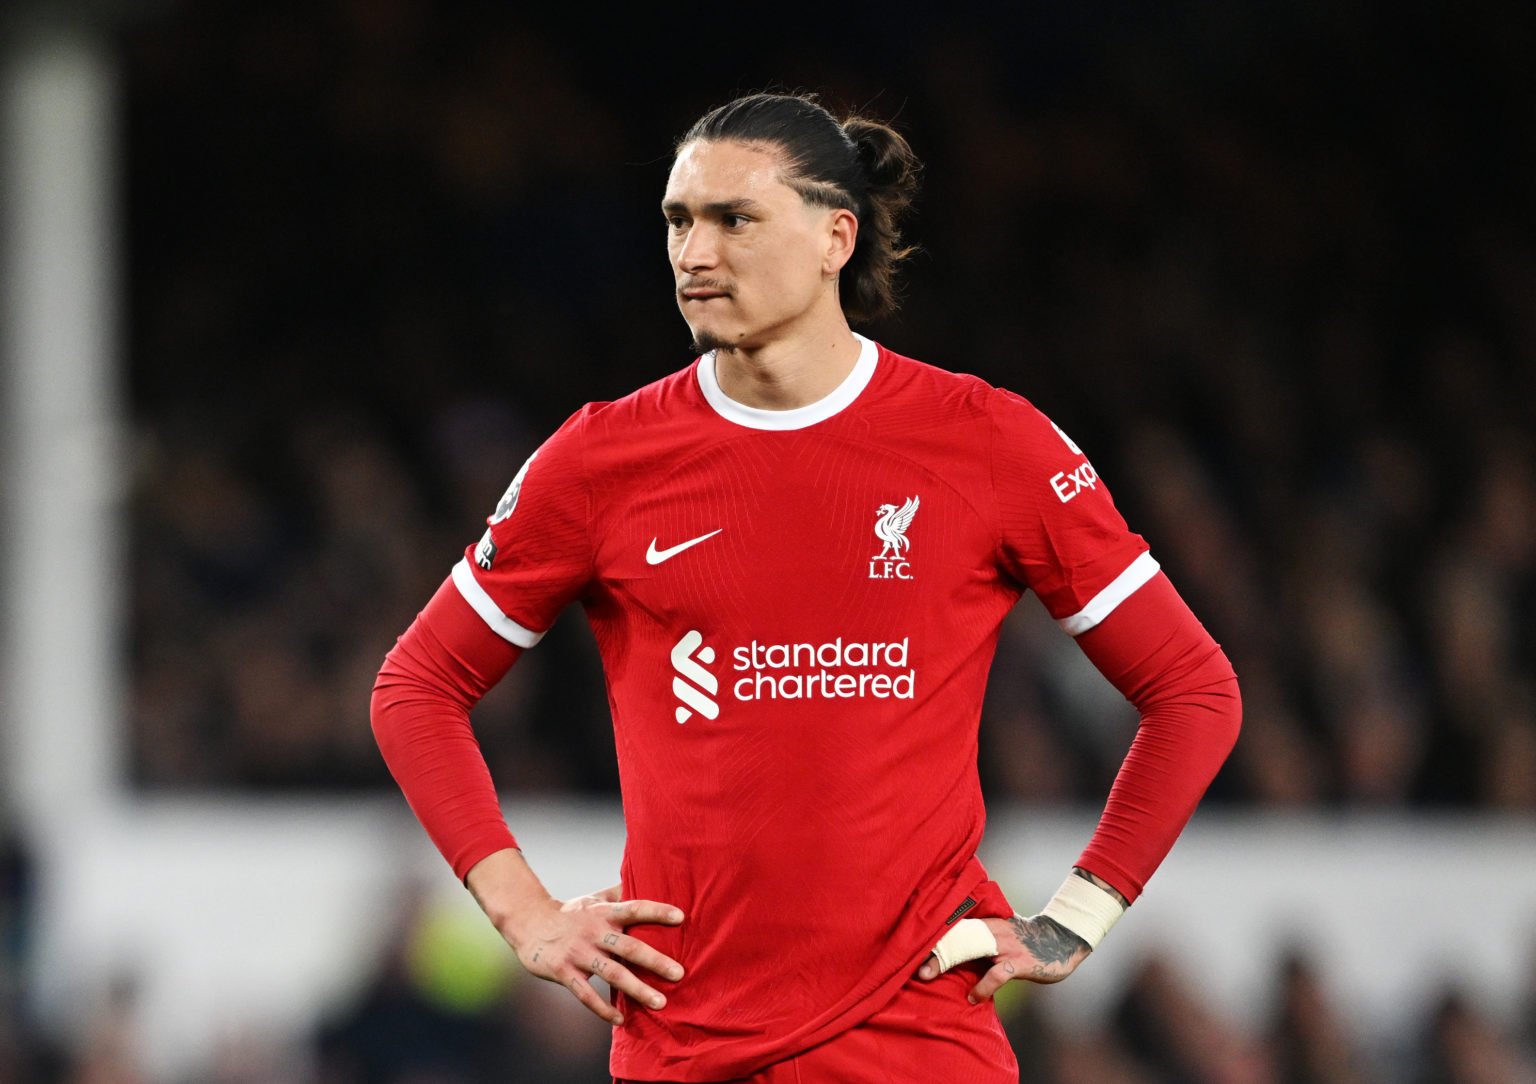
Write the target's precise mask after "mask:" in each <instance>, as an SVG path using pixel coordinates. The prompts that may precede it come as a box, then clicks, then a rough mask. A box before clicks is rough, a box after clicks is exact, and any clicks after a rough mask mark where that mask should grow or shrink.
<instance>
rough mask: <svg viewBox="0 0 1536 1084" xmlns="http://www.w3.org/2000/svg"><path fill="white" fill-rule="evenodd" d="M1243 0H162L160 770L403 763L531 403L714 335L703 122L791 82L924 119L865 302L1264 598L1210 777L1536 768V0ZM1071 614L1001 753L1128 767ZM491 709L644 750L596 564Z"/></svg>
mask: <svg viewBox="0 0 1536 1084" xmlns="http://www.w3.org/2000/svg"><path fill="white" fill-rule="evenodd" d="M1233 7H1234V6H1232V5H1224V4H1216V3H1211V4H1184V5H1177V6H1175V7H1173V8H1171V9H1169V8H1164V9H1161V10H1153V8H1154V5H1144V4H1136V3H1121V4H1097V5H1073V6H1066V7H1063V8H1051V9H1032V10H1031V11H1030V12H1028V13H1022V12H1019V11H1016V10H1012V9H1010V8H1008V7H1005V6H1002V5H992V6H988V5H983V6H963V5H962V6H958V7H953V8H947V9H945V11H943V12H932V11H930V12H928V13H927V14H924V15H921V16H914V15H910V14H908V15H903V14H901V13H900V12H899V11H897V10H895V9H891V8H888V7H883V6H878V5H874V4H866V5H854V6H853V7H851V8H847V9H844V10H842V11H840V12H839V13H838V15H837V18H836V19H835V20H834V19H832V18H830V17H827V16H822V17H820V18H819V19H818V18H815V17H813V16H812V15H811V14H810V13H805V12H799V13H789V12H784V11H767V10H765V11H762V12H757V13H741V12H739V13H737V15H738V17H740V18H741V19H742V25H741V26H739V27H728V26H725V25H723V24H720V25H715V24H713V23H712V22H711V20H712V19H714V18H715V16H714V15H712V14H710V13H705V12H698V11H659V12H655V13H648V14H646V15H645V16H644V17H643V18H642V17H641V16H639V15H627V16H619V17H618V19H619V21H618V22H617V23H615V22H611V21H608V20H603V19H598V18H597V17H595V16H594V15H592V14H591V13H590V12H586V11H584V10H583V11H558V10H542V11H540V12H537V13H533V14H530V13H529V12H527V11H524V10H516V9H515V8H514V7H511V6H507V5H502V4H461V5H451V6H443V5H428V4H425V3H419V2H414V0H389V2H384V3H364V2H360V0H359V2H350V3H343V2H332V3H322V4H308V3H306V4H284V3H275V4H262V5H231V4H200V5H162V6H161V7H160V8H159V9H157V10H156V12H155V14H153V15H151V16H142V17H140V18H138V19H135V20H130V21H129V22H128V23H127V24H126V25H125V27H124V29H123V32H122V34H121V42H122V65H123V66H122V74H123V78H124V85H125V89H126V94H125V97H124V102H125V108H126V116H125V117H124V122H125V129H126V141H125V150H126V177H125V180H126V182H127V207H126V210H127V223H128V259H129V268H130V274H129V276H128V280H129V282H130V283H131V298H130V305H129V314H130V319H129V323H130V327H131V335H132V338H131V349H130V352H129V356H130V359H131V366H130V389H131V395H132V404H133V415H134V420H135V426H136V433H137V457H136V469H137V480H138V484H137V487H136V493H137V500H136V504H135V510H134V526H135V532H134V542H133V545H134V556H133V560H134V590H135V597H134V630H133V632H134V634H133V638H132V645H133V654H134V657H133V666H134V673H135V676H136V710H135V716H134V718H135V724H134V725H135V734H134V741H135V744H134V750H135V753H134V768H133V770H134V776H135V778H136V779H137V780H138V781H139V782H141V783H142V784H144V785H146V786H151V787H218V788H226V787H229V786H248V787H254V788H260V789H272V788H280V789H291V788H321V789H330V788H338V787H357V786H387V785H388V779H387V775H386V774H385V772H384V769H383V765H382V762H381V761H380V759H379V758H378V756H377V753H376V752H375V750H374V749H373V746H372V740H371V737H370V736H369V734H368V729H367V725H366V702H367V692H368V687H369V684H370V682H371V678H372V675H373V673H374V671H375V670H376V668H377V665H378V662H379V659H380V658H381V657H382V655H383V653H384V651H386V650H387V649H388V647H389V645H390V643H391V642H392V640H393V637H394V636H395V635H396V634H397V633H398V632H399V631H401V630H402V629H403V628H404V626H405V625H406V624H407V623H408V622H409V621H410V619H411V617H412V616H413V615H414V613H415V612H416V610H417V609H418V608H419V607H420V605H421V604H422V603H424V602H425V600H426V599H427V597H429V595H430V594H431V592H432V590H433V589H434V588H435V587H436V585H437V584H438V583H439V582H440V581H441V579H442V577H443V576H444V575H445V574H446V571H447V569H448V567H449V566H450V565H451V564H452V563H453V561H454V560H455V559H456V558H457V555H458V553H459V551H460V550H461V549H462V547H463V546H464V545H466V544H467V543H469V542H472V541H473V540H474V539H475V538H477V537H478V535H479V533H480V530H481V529H482V523H483V519H484V517H485V515H486V514H487V513H488V512H489V510H490V508H491V507H492V506H493V505H494V503H495V500H496V498H497V496H498V495H499V494H500V493H501V491H502V490H503V489H504V488H505V485H506V483H507V481H508V480H509V479H510V478H511V476H512V474H513V473H515V472H516V470H517V468H518V466H519V465H520V464H521V462H522V461H523V459H524V458H525V456H526V455H527V454H528V452H529V451H531V450H532V449H533V448H534V447H536V446H537V444H538V442H539V441H540V440H542V439H543V437H544V436H545V435H547V434H548V433H549V432H550V431H552V430H553V429H554V428H555V427H556V426H557V425H558V424H559V423H560V422H561V421H562V420H563V419H564V418H565V417H566V416H567V415H568V414H570V413H571V412H573V411H574V410H575V409H576V408H577V407H579V406H580V405H581V403H583V402H585V401H587V400H589V399H604V398H613V397H617V396H619V395H622V394H624V393H626V392H628V391H630V390H632V389H633V388H635V387H637V386H639V385H640V384H643V383H646V382H648V381H650V380H652V379H655V378H657V377H660V376H662V375H664V374H666V373H668V372H670V371H672V370H674V369H676V368H679V367H681V366H682V365H684V364H686V363H687V362H688V361H689V355H688V353H687V350H686V342H687V332H686V328H685V326H684V324H683V323H682V321H681V319H680V318H679V316H678V315H677V313H676V311H675V308H674V306H673V304H672V301H671V299H670V293H669V291H670V278H669V271H668V268H667V264H666V260H665V254H664V249H663V236H662V225H661V221H660V215H659V214H658V212H657V209H656V205H657V202H658V200H659V197H660V193H661V190H662V188H663V185H664V183H665V177H666V171H667V167H668V165H669V162H670V153H671V145H672V141H673V139H675V138H676V136H677V134H678V133H680V132H681V131H682V130H683V129H684V128H686V127H687V125H688V124H689V122H691V121H692V120H693V119H694V118H695V117H696V116H697V115H698V114H699V113H700V112H702V111H703V110H705V109H707V108H708V107H710V106H711V105H713V104H716V103H718V102H719V101H722V100H724V99H726V98H728V97H729V96H732V95H734V94H736V93H738V92H745V91H750V90H754V89H760V88H764V87H774V88H791V89H801V88H804V89H811V90H816V91H819V92H821V93H822V95H823V96H824V99H825V101H826V102H827V104H828V105H829V106H831V107H833V108H834V110H837V111H843V110H850V109H852V110H865V111H868V112H870V113H872V114H874V115H877V116H880V117H882V118H887V119H893V120H894V122H895V123H896V124H897V125H898V127H899V128H900V129H901V130H902V131H903V132H904V134H906V135H907V137H908V138H909V139H910V140H911V142H912V143H913V145H914V147H915V148H916V150H917V151H918V153H919V154H920V155H921V156H922V158H923V159H924V160H925V162H926V164H927V170H926V174H925V184H924V189H923V193H922V196H921V199H920V202H919V205H918V210H917V215H916V217H915V220H914V221H913V222H912V224H911V230H910V233H911V236H912V237H913V238H914V239H915V240H917V241H918V242H919V243H920V244H921V245H922V246H923V252H922V254H921V255H920V256H919V258H918V259H917V260H916V261H915V262H914V263H913V265H912V266H911V269H910V274H909V278H908V285H909V289H908V291H907V301H906V305H905V308H904V310H903V311H902V313H901V314H900V315H899V316H898V317H896V318H895V319H892V320H889V321H887V322H885V323H883V324H880V325H878V326H875V327H872V328H869V329H867V330H868V331H869V332H870V333H871V334H873V335H875V336H876V337H877V338H880V339H881V340H882V341H884V342H886V343H887V345H889V346H891V347H892V348H894V349H896V350H898V351H900V352H903V353H907V354H910V355H913V356H916V357H920V358H923V359H924V360H929V361H932V362H934V363H937V364H940V365H943V366H945V367H948V368H952V369H957V370H962V371H968V372H973V373H976V374H978V375H980V376H982V377H984V378H986V379H988V380H990V381H993V382H995V383H999V384H1002V385H1005V386H1007V387H1010V388H1012V389H1014V390H1016V391H1019V392H1020V393H1022V394H1024V395H1025V396H1027V397H1029V398H1031V399H1032V400H1033V401H1034V402H1035V403H1036V404H1037V405H1039V406H1040V407H1041V408H1042V409H1044V410H1045V411H1046V412H1047V413H1048V414H1050V415H1051V416H1052V417H1053V418H1055V419H1056V420H1057V421H1058V422H1059V423H1060V424H1061V425H1062V427H1063V428H1064V429H1066V430H1067V431H1068V432H1069V433H1071V434H1073V436H1074V438H1075V439H1076V440H1077V441H1078V443H1079V444H1081V445H1083V446H1084V447H1085V448H1086V449H1087V450H1088V453H1089V454H1090V456H1092V458H1093V460H1094V463H1095V465H1096V466H1097V468H1098V470H1099V472H1100V474H1101V475H1102V476H1103V477H1104V478H1105V479H1106V480H1107V482H1108V484H1109V485H1110V487H1111V488H1112V490H1113V491H1114V492H1115V494H1116V497H1117V500H1118V502H1119V504H1120V505H1121V507H1122V510H1123V511H1124V512H1125V514H1126V516H1127V518H1128V519H1129V521H1130V522H1131V524H1132V526H1133V527H1134V528H1135V529H1137V530H1138V531H1140V532H1141V533H1143V534H1144V535H1146V536H1147V537H1148V539H1149V541H1150V542H1151V544H1152V547H1153V552H1154V554H1155V555H1156V556H1157V557H1158V558H1159V559H1160V560H1161V561H1162V563H1163V564H1164V566H1165V568H1167V570H1168V571H1169V573H1170V575H1171V576H1172V578H1173V581H1174V583H1175V584H1176V585H1178V586H1179V587H1180V589H1181V590H1182V591H1183V593H1184V594H1185V595H1186V596H1187V597H1188V598H1189V599H1190V601H1191V603H1192V604H1193V605H1194V607H1195V609H1196V612H1197V613H1199V614H1200V615H1201V617H1202V618H1203V619H1204V620H1205V622H1206V624H1207V625H1208V626H1209V627H1210V628H1211V629H1212V631H1213V633H1214V634H1215V635H1216V637H1217V638H1218V639H1219V640H1220V641H1221V642H1222V643H1223V644H1224V646H1225V647H1226V648H1227V651H1228V653H1229V654H1230V655H1231V657H1232V659H1233V661H1234V663H1235V664H1236V666H1237V669H1238V673H1239V675H1240V677H1241V678H1242V683H1243V689H1244V694H1245V701H1246V709H1247V710H1246V730H1245V734H1244V737H1243V739H1242V741H1241V742H1240V744H1239V747H1238V751H1237V753H1236V754H1235V756H1234V758H1233V760H1232V762H1231V763H1230V765H1229V767H1228V769H1227V770H1226V771H1225V772H1224V773H1223V776H1222V778H1221V779H1220V780H1219V782H1218V784H1217V786H1216V787H1215V788H1214V790H1213V795H1212V799H1213V800H1216V801H1228V802H1235V803H1244V804H1254V805H1259V806H1293V805H1316V804H1326V805H1339V804H1347V805H1372V806H1376V805H1385V806H1404V805H1408V806H1424V805H1452V806H1459V807H1461V806H1478V807H1499V808H1507V807H1518V808H1527V809H1529V808H1532V807H1536V694H1533V683H1532V666H1531V662H1532V660H1533V659H1536V602H1533V599H1536V472H1533V466H1532V464H1533V461H1536V457H1533V455H1532V451H1533V448H1532V445H1533V440H1532V435H1533V427H1532V420H1533V414H1536V360H1533V357H1536V355H1533V350H1536V305H1533V304H1532V300H1533V296H1532V295H1533V288H1536V263H1533V259H1532V254H1533V249H1532V232H1531V231H1532V224H1533V223H1532V201H1531V198H1530V193H1531V191H1532V190H1533V183H1536V177H1533V169H1532V165H1533V157H1532V155H1533V151H1532V147H1533V143H1532V139H1531V136H1532V130H1533V125H1532V123H1531V121H1532V111H1533V107H1536V96H1533V93H1532V80H1531V77H1530V74H1529V67H1530V66H1529V65H1528V64H1527V63H1526V55H1527V50H1526V48H1525V47H1526V46H1527V45H1529V44H1531V38H1532V33H1531V29H1532V18H1531V15H1530V13H1529V11H1528V10H1527V9H1525V8H1523V7H1520V6H1517V5H1498V4H1472V5H1464V6H1459V7H1457V8H1456V9H1455V11H1454V13H1453V12H1452V11H1451V10H1450V9H1448V8H1445V7H1442V6H1438V5H1410V6H1408V7H1406V8H1403V9H1400V10H1396V11H1395V12H1394V13H1393V15H1392V17H1391V18H1390V19H1386V18H1382V17H1380V16H1379V15H1377V14H1376V13H1375V11H1374V9H1373V8H1372V7H1371V6H1370V5H1366V4H1360V3H1342V4H1340V3H1318V4H1256V5H1241V8H1242V10H1241V11H1240V12H1239V11H1235V10H1232V8H1233ZM1038 618H1039V613H1038V608H1037V607H1036V606H1035V603H1034V602H1033V600H1030V601H1029V602H1028V603H1027V604H1026V606H1025V607H1022V608H1021V614H1020V616H1019V617H1018V619H1017V620H1016V621H1014V622H1013V623H1011V625H1010V628H1009V632H1008V635H1007V636H1006V637H1005V641H1004V645H1003V648H1002V651H1001V652H1000V655H999V659H998V665H997V673H996V675H995V677H994V681H993V696H992V697H991V700H990V702H989V704H990V706H989V709H988V712H987V717H986V720H985V723H984V741H985V742H986V746H987V750H988V756H987V757H986V758H985V759H986V761H987V765H988V767H987V779H986V783H987V786H988V790H989V793H990V794H991V795H992V796H993V797H995V798H1006V799H1011V800H1018V801H1026V802H1028V801H1036V802H1056V801H1072V802H1081V803H1095V802H1097V801H1099V800H1100V799H1101V797H1102V795H1103V793H1104V791H1105V789H1106V787H1107V782H1108V779H1109V777H1110V776H1111V774H1112V772H1113V770H1114V767H1115V766H1116V764H1117V763H1118V760H1119V756H1120V754H1121V752H1122V751H1123V748H1124V742H1125V740H1127V739H1128V731H1126V729H1125V725H1126V724H1125V723H1124V719H1123V718H1122V717H1121V716H1120V715H1119V714H1118V707H1117V706H1116V705H1113V704H1108V705H1106V704H1105V703H1104V702H1103V700H1102V697H1101V696H1100V695H1099V694H1097V693H1096V692H1094V691H1092V690H1090V689H1085V688H1084V682H1083V681H1081V680H1080V677H1079V676H1074V675H1075V671H1074V670H1073V668H1072V666H1073V661H1074V660H1072V659H1070V658H1067V659H1063V657H1062V654H1063V653H1062V651H1061V649H1060V646H1059V645H1057V644H1055V643H1054V642H1053V638H1052V635H1051V634H1050V633H1049V631H1048V630H1045V629H1044V628H1043V626H1042V625H1041V624H1040V622H1039V620H1038ZM1068 654H1070V652H1069V653H1068ZM1105 718H1110V719H1112V720H1114V722H1113V725H1111V726H1108V727H1106V725H1105V724H1104V722H1103V719H1105ZM477 721H478V726H479V729H480V733H481V736H482V741H483V743H484V747H485V750H486V753H487V757H488V758H489V760H490V762H491V764H492V767H493V770H494V771H495V774H496V778H497V779H498V782H499V783H500V784H501V785H502V786H503V788H504V789H506V790H509V791H513V792H517V793H527V792H529V791H530V790H555V791H562V790H570V789H573V788H574V789H576V790H580V791H590V792H604V791H607V790H609V789H611V788H612V787H613V786H614V770H613V765H612V754H611V737H610V736H609V733H608V722H607V709H606V703H605V700H604V697H603V694H602V690H601V679H600V673H599V671H598V670H597V668H596V664H595V662H594V660H593V656H592V651H591V647H590V641H589V639H588V638H587V634H586V631H585V628H584V626H583V625H582V623H581V620H580V617H579V615H575V614H572V615H568V617H567V618H566V619H563V620H562V622H561V624H560V625H559V626H558V627H557V630H556V633H555V634H554V635H552V636H551V637H550V638H549V639H548V640H547V641H546V643H545V644H544V645H543V646H541V647H540V649H538V650H537V651H534V652H530V653H529V654H528V655H527V656H525V658H524V660H523V661H522V662H521V663H520V664H519V666H518V667H517V669H516V670H515V671H514V676H513V677H512V678H510V679H509V680H508V682H507V683H506V684H505V686H504V687H503V688H500V689H498V690H497V691H496V692H495V693H494V694H493V695H492V697H491V698H490V699H489V700H488V701H487V703H486V705H485V706H484V708H483V710H482V711H481V712H480V714H479V717H478V720H477ZM1106 730H1107V732H1106Z"/></svg>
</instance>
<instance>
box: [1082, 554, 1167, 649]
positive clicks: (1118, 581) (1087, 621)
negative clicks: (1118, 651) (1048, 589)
mask: <svg viewBox="0 0 1536 1084" xmlns="http://www.w3.org/2000/svg"><path fill="white" fill-rule="evenodd" d="M1160 567H1162V566H1160V565H1159V564H1158V563H1157V560H1156V559H1155V558H1154V557H1153V556H1152V555H1151V554H1150V553H1143V554H1142V555H1141V556H1140V557H1138V558H1136V560H1134V561H1132V562H1131V563H1130V564H1128V565H1126V566H1125V571H1124V572H1122V573H1120V575H1118V576H1116V577H1115V578H1114V579H1113V580H1111V581H1110V582H1109V586H1108V587H1106V588H1104V590H1102V591H1100V592H1099V593H1098V594H1097V595H1094V596H1093V598H1092V599H1090V600H1089V602H1088V605H1086V606H1084V607H1083V608H1082V609H1081V610H1079V611H1077V613H1075V614H1073V615H1072V616H1071V617H1063V618H1062V619H1061V620H1059V621H1057V622H1056V624H1058V625H1060V626H1061V627H1062V628H1063V629H1065V630H1066V632H1067V635H1069V636H1081V635H1082V634H1083V633H1085V632H1087V631H1088V630H1089V629H1091V628H1093V627H1094V626H1095V625H1097V624H1098V623H1099V622H1100V621H1103V620H1104V619H1105V618H1106V617H1108V616H1109V615H1110V614H1112V613H1114V612H1115V608H1116V607H1117V606H1119V605H1120V604H1121V603H1122V602H1124V601H1125V600H1126V599H1128V598H1130V597H1131V596H1132V595H1134V594H1135V593H1136V589H1137V588H1139V587H1141V586H1142V585H1143V584H1145V583H1146V582H1147V581H1148V580H1150V579H1151V578H1152V577H1153V576H1156V575H1157V570H1158V569H1159V568H1160Z"/></svg>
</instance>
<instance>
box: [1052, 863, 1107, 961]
mask: <svg viewBox="0 0 1536 1084" xmlns="http://www.w3.org/2000/svg"><path fill="white" fill-rule="evenodd" d="M1040 913H1041V914H1042V915H1045V916H1046V917H1048V918H1051V919H1053V920H1054V921H1056V922H1057V923H1059V924H1060V925H1062V926H1065V927H1066V928H1067V929H1069V930H1071V931H1072V932H1073V933H1075V934H1077V936H1079V937H1081V938H1082V939H1083V940H1084V941H1086V942H1088V947H1089V948H1091V949H1096V948H1098V947H1099V942H1100V941H1102V940H1104V935H1105V934H1107V933H1108V932H1109V930H1110V927H1112V926H1113V925H1114V924H1115V923H1116V922H1119V921H1120V916H1121V915H1123V914H1125V907H1124V906H1123V905H1122V904H1121V903H1120V901H1119V900H1117V899H1116V898H1115V897H1114V896H1112V895H1110V894H1109V893H1108V892H1105V891H1104V890H1103V889H1102V888H1100V887H1099V886H1098V885H1096V884H1094V883H1093V882H1092V881H1090V880H1087V879H1086V878H1083V877H1079V876H1078V875H1077V874H1075V873H1069V874H1067V879H1066V880H1065V881H1063V882H1061V887H1060V888H1058V889H1057V890H1056V895H1054V896H1052V897H1051V902H1050V903H1048V904H1046V905H1045V910H1044V911H1041V912H1040Z"/></svg>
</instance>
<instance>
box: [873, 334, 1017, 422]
mask: <svg viewBox="0 0 1536 1084" xmlns="http://www.w3.org/2000/svg"><path fill="white" fill-rule="evenodd" d="M878 379H879V381H880V388H881V390H882V392H883V395H882V398H884V399H885V400H887V401H888V402H890V403H891V404H892V405H893V406H896V407H898V408H906V409H913V408H917V409H922V410H924V411H927V412H931V417H932V419H933V420H935V421H937V420H939V419H941V418H942V419H945V420H951V421H953V420H972V421H974V420H976V419H977V418H978V417H979V416H980V415H982V414H984V413H985V412H986V410H987V399H988V396H990V395H991V393H992V392H993V391H994V390H995V389H994V388H993V387H992V385H990V384H988V383H987V382H986V381H985V380H983V379H981V378H980V377H978V376H972V375H971V374H970V373H965V372H957V371H956V370H953V369H946V368H944V367H942V366H939V365H933V364H930V363H929V362H926V361H918V360H917V359H916V358H911V357H907V356H906V355H905V354H898V353H896V352H895V351H894V350H891V349H889V348H887V347H885V346H881V347H880V362H879V372H878Z"/></svg>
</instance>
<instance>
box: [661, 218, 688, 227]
mask: <svg viewBox="0 0 1536 1084" xmlns="http://www.w3.org/2000/svg"><path fill="white" fill-rule="evenodd" d="M664 217H665V218H666V220H667V226H668V227H669V228H671V229H674V230H684V229H687V228H688V220H687V219H686V218H684V217H683V216H682V215H665V216H664Z"/></svg>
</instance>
